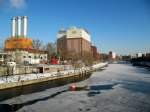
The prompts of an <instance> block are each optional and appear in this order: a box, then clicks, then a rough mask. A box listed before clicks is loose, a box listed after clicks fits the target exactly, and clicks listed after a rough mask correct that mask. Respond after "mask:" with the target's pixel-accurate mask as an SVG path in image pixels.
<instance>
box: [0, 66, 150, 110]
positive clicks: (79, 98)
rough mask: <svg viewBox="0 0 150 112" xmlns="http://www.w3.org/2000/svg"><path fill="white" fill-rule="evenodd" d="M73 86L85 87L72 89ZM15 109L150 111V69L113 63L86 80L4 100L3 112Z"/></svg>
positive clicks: (0, 104)
mask: <svg viewBox="0 0 150 112" xmlns="http://www.w3.org/2000/svg"><path fill="white" fill-rule="evenodd" d="M70 85H76V86H77V87H81V89H79V90H76V91H70V89H69V87H70ZM82 87H83V88H82ZM42 88H43V87H42ZM29 89H31V88H29ZM38 89H41V86H40V85H39V88H38V87H37V90H38ZM13 92H15V91H12V92H10V93H9V94H10V96H11V94H14V93H13ZM9 94H8V93H7V95H8V96H9ZM0 97H3V96H0ZM11 111H17V112H150V71H149V70H148V69H146V68H140V67H134V66H132V65H130V64H109V65H108V67H105V68H103V70H100V71H96V72H94V73H93V74H92V75H91V77H90V78H88V79H86V80H84V81H80V82H76V83H72V84H66V85H63V86H59V87H53V88H48V87H47V88H45V87H44V89H41V91H34V92H31V93H28V94H19V95H17V96H14V97H10V98H8V99H6V100H3V101H1V102H0V112H11Z"/></svg>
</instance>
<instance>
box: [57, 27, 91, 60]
mask: <svg viewBox="0 0 150 112" xmlns="http://www.w3.org/2000/svg"><path fill="white" fill-rule="evenodd" d="M57 52H58V53H59V54H60V55H61V56H62V57H63V58H69V57H71V56H72V55H74V56H75V55H77V56H79V57H81V56H83V55H84V54H85V53H91V36H90V34H89V32H88V31H87V30H85V29H83V28H76V27H72V28H69V29H67V30H64V29H61V30H60V31H59V32H58V33H57Z"/></svg>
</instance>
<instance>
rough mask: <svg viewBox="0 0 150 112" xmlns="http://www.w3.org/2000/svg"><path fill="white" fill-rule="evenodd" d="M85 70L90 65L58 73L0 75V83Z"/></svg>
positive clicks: (100, 64)
mask: <svg viewBox="0 0 150 112" xmlns="http://www.w3.org/2000/svg"><path fill="white" fill-rule="evenodd" d="M104 65H105V64H104V63H99V64H97V65H95V66H94V68H97V67H101V66H104ZM52 66H54V67H55V65H52ZM57 66H58V65H57ZM60 66H61V65H60ZM85 70H90V67H82V68H80V69H78V70H73V69H71V70H65V71H60V72H59V73H58V72H51V73H44V74H41V73H38V74H22V75H13V76H7V77H6V76H4V77H0V84H4V83H10V82H18V81H27V80H33V79H40V78H46V77H55V76H58V75H66V74H69V73H80V72H82V71H85Z"/></svg>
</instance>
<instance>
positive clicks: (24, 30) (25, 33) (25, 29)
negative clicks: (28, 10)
mask: <svg viewBox="0 0 150 112" xmlns="http://www.w3.org/2000/svg"><path fill="white" fill-rule="evenodd" d="M27 23H28V20H27V16H24V17H23V36H24V37H27Z"/></svg>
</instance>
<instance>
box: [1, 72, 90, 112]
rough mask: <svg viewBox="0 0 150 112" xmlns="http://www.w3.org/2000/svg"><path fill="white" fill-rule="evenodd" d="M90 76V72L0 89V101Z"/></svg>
mask: <svg viewBox="0 0 150 112" xmlns="http://www.w3.org/2000/svg"><path fill="white" fill-rule="evenodd" d="M90 76H91V74H90V73H89V74H86V75H84V76H83V75H82V76H74V77H69V78H62V79H58V80H53V81H46V82H42V83H37V84H33V85H27V86H21V87H16V88H10V89H6V90H2V91H0V101H3V100H6V99H10V98H12V97H16V96H19V95H23V94H30V93H35V92H39V91H44V90H46V89H49V88H53V87H58V86H63V85H65V84H69V83H73V82H79V81H82V80H85V79H87V78H89V77H90ZM0 112H1V111H0Z"/></svg>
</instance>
